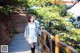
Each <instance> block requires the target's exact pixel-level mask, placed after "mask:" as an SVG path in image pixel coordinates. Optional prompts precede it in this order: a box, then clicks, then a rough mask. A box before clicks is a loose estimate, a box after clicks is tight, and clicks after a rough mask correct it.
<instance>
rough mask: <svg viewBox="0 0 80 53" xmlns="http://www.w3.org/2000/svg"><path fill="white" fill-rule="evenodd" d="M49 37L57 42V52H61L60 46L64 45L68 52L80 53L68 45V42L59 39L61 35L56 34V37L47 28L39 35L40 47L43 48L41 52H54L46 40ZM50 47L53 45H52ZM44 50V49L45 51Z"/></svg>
mask: <svg viewBox="0 0 80 53" xmlns="http://www.w3.org/2000/svg"><path fill="white" fill-rule="evenodd" d="M47 37H48V39H49V40H50V39H51V40H52V41H54V42H55V53H59V50H60V47H62V48H63V49H64V50H65V51H66V52H67V53H78V52H77V51H76V50H75V49H73V48H72V47H70V46H68V45H67V44H64V43H63V42H61V41H60V40H59V35H55V37H54V36H53V35H51V34H50V33H49V32H47V31H46V30H42V33H41V35H40V36H39V43H40V48H41V51H40V52H41V53H43V52H46V53H53V52H52V51H51V49H50V48H49V47H48V46H47V44H46V40H47ZM49 43H50V44H52V43H51V42H50V41H49ZM50 47H52V46H51V45H50ZM43 50H44V51H43ZM52 50H53V49H52Z"/></svg>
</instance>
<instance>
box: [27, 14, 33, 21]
mask: <svg viewBox="0 0 80 53" xmlns="http://www.w3.org/2000/svg"><path fill="white" fill-rule="evenodd" d="M32 16H33V17H34V15H32V14H30V15H29V16H28V22H30V19H31V17H32ZM33 22H34V21H33Z"/></svg>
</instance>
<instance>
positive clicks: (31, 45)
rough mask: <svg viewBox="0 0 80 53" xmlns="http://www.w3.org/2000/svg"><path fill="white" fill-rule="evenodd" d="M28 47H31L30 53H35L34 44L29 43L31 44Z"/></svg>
mask: <svg viewBox="0 0 80 53" xmlns="http://www.w3.org/2000/svg"><path fill="white" fill-rule="evenodd" d="M30 47H31V52H32V53H35V46H34V43H31V44H30Z"/></svg>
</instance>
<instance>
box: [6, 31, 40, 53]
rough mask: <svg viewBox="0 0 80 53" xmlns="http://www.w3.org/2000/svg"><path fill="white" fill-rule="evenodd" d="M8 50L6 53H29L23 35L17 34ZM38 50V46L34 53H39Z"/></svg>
mask: <svg viewBox="0 0 80 53" xmlns="http://www.w3.org/2000/svg"><path fill="white" fill-rule="evenodd" d="M8 50H9V52H8V53H31V51H30V47H29V44H28V43H27V42H26V41H25V38H24V36H23V33H18V34H16V35H15V36H14V38H13V39H12V41H11V43H10V44H9V49H8ZM39 50H40V49H39V46H37V47H36V50H35V51H36V53H39Z"/></svg>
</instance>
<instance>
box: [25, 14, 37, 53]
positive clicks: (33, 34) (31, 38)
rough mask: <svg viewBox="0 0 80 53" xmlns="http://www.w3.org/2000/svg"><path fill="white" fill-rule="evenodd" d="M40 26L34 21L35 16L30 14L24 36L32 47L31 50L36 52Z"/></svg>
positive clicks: (33, 52)
mask: <svg viewBox="0 0 80 53" xmlns="http://www.w3.org/2000/svg"><path fill="white" fill-rule="evenodd" d="M37 36H38V26H37V24H36V23H35V22H34V16H33V15H30V18H29V21H28V24H27V26H26V27H25V33H24V37H25V38H26V41H27V42H28V43H29V45H30V47H31V52H32V53H35V45H36V43H37Z"/></svg>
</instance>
